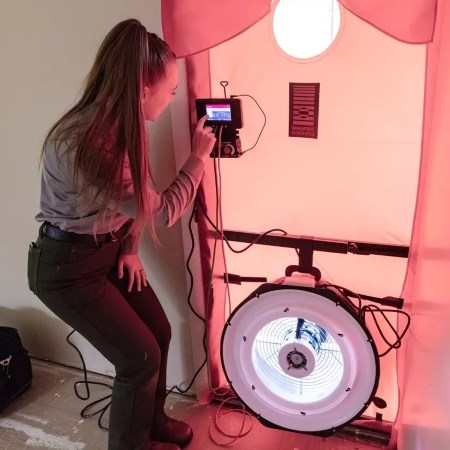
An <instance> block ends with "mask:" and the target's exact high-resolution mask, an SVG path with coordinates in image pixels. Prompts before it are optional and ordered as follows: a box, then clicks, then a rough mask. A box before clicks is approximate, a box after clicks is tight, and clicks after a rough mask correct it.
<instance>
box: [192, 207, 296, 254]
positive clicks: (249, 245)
mask: <svg viewBox="0 0 450 450" xmlns="http://www.w3.org/2000/svg"><path fill="white" fill-rule="evenodd" d="M197 205H198V206H199V207H200V209H201V211H202V214H203V215H204V216H205V218H206V220H207V221H208V223H209V224H210V225H211V226H212V227H213V228H214V229H215V230H216V231H217V232H218V233H220V230H219V228H217V226H216V225H215V224H214V222H213V221H212V220H211V218H210V217H209V215H208V213H207V212H206V210H205V207H204V206H203V205H202V204H201V203H200V202H197ZM275 232H280V233H282V234H283V236H285V235H286V234H288V233H287V231H285V230H282V229H281V228H272V229H271V230H267V231H265V232H264V233H261V234H260V235H259V236H257V237H256V238H255V239H254V240H253V241H252V242H250V244H248V245H246V246H245V247H244V248H241V249H238V250H237V249H235V248H233V247H232V246H231V244H230V241H229V240H228V239H227V237H226V236H225V235H224V236H223V240H224V242H225V244H226V245H227V247H228V248H229V249H230V250H231V251H232V252H233V253H244V252H245V251H247V250H248V249H249V248H250V247H252V246H253V245H255V244H257V243H258V242H259V241H260V240H261V238H263V237H264V236H267V235H269V234H271V233H275Z"/></svg>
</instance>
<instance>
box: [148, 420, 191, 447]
mask: <svg viewBox="0 0 450 450" xmlns="http://www.w3.org/2000/svg"><path fill="white" fill-rule="evenodd" d="M193 435H194V433H193V432H192V429H191V427H190V426H189V425H188V424H187V423H184V422H181V421H179V420H175V419H172V418H171V417H169V416H166V415H164V417H163V419H161V420H157V421H155V423H154V424H153V427H152V433H151V435H150V437H151V439H152V441H156V442H171V443H173V444H176V445H178V446H180V447H186V445H188V444H189V442H191V440H192V437H193ZM158 450H159V449H158ZM161 450H164V449H161ZM168 450H169V449H168Z"/></svg>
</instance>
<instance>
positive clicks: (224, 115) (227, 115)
mask: <svg viewBox="0 0 450 450" xmlns="http://www.w3.org/2000/svg"><path fill="white" fill-rule="evenodd" d="M206 114H208V120H223V121H226V122H231V105H229V104H215V105H206Z"/></svg>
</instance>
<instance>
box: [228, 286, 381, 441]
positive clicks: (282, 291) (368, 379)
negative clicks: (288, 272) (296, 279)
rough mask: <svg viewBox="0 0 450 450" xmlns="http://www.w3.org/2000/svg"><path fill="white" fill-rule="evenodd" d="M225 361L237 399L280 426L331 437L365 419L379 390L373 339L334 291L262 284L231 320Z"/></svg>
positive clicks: (262, 418) (237, 309)
mask: <svg viewBox="0 0 450 450" xmlns="http://www.w3.org/2000/svg"><path fill="white" fill-rule="evenodd" d="M221 355H222V364H223V368H224V371H225V375H226V377H227V379H228V381H229V383H230V385H231V386H232V388H233V390H234V391H235V393H236V394H237V395H238V397H240V399H241V400H242V401H243V402H244V404H246V405H247V406H248V408H249V409H251V410H252V411H253V412H254V413H255V414H256V416H257V418H258V419H259V420H260V421H261V422H262V423H264V424H266V425H268V426H274V427H277V428H285V429H288V430H294V431H299V432H304V433H313V434H322V435H326V434H331V433H333V432H335V431H336V430H337V428H338V427H340V426H343V425H345V424H347V423H349V422H351V421H352V420H354V419H356V418H357V417H359V416H360V415H361V413H362V412H363V411H364V410H365V409H366V408H367V406H368V405H369V404H370V402H371V400H372V398H373V396H374V394H375V392H376V389H377V387H378V380H379V360H378V356H377V351H376V347H375V345H374V343H373V339H372V338H371V336H370V334H369V332H368V331H367V329H366V327H365V326H364V325H363V324H362V323H361V322H360V321H359V320H358V317H357V314H356V313H355V311H354V309H353V308H352V306H351V304H350V301H349V300H348V299H347V298H346V297H345V296H343V295H339V294H338V293H336V292H335V291H332V290H330V289H325V288H305V287H298V286H286V285H277V284H264V285H262V286H260V287H259V288H258V289H257V290H256V291H255V292H253V293H252V294H251V295H250V296H249V297H248V298H247V299H246V300H245V301H243V302H242V303H241V304H240V305H239V306H238V307H237V308H236V309H235V310H234V311H233V313H232V314H231V315H230V317H229V319H228V321H227V323H226V325H225V328H224V331H223V334H222V346H221Z"/></svg>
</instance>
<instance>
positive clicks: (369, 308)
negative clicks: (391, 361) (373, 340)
mask: <svg viewBox="0 0 450 450" xmlns="http://www.w3.org/2000/svg"><path fill="white" fill-rule="evenodd" d="M322 286H323V287H334V288H336V289H339V290H340V291H341V293H342V294H343V295H345V297H346V298H347V299H348V300H349V301H350V303H351V304H352V305H353V306H354V307H355V308H357V313H358V317H359V319H360V320H361V321H362V323H363V324H364V325H366V326H367V325H368V324H367V320H366V315H367V314H368V313H370V315H371V317H372V319H373V322H374V324H375V326H376V328H377V330H378V333H379V334H380V337H381V339H382V340H383V341H384V342H385V344H386V345H387V346H388V348H387V350H385V351H384V352H382V353H380V352H379V351H378V349H377V351H378V357H379V358H382V357H383V356H386V355H387V354H388V353H389V352H390V351H391V350H394V349H399V348H400V346H401V341H402V339H403V337H404V336H405V334H406V332H407V331H408V329H409V326H410V324H411V316H410V315H409V314H408V313H407V312H405V311H401V310H399V309H386V308H380V307H378V306H377V305H373V304H370V305H364V306H363V305H362V299H361V296H360V295H359V294H357V293H356V292H353V291H351V290H350V289H347V288H344V287H342V286H339V285H337V284H331V283H325V284H323V285H322ZM349 296H351V297H355V298H357V299H358V306H356V305H355V304H354V303H353V302H352V301H351V300H350V298H349ZM376 313H379V314H381V316H382V317H383V319H384V321H385V322H386V323H387V324H388V326H389V328H390V329H391V331H392V333H393V334H394V336H395V341H394V342H391V341H389V340H388V339H387V337H386V334H385V333H384V332H383V330H382V329H381V326H380V323H379V321H378V319H377V316H376V315H375V314H376ZM386 313H395V314H398V315H403V316H405V317H406V325H405V328H404V329H403V331H402V332H401V333H399V332H398V331H397V330H396V329H395V327H394V326H393V325H392V323H391V321H390V320H389V319H388V317H387V315H386Z"/></svg>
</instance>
